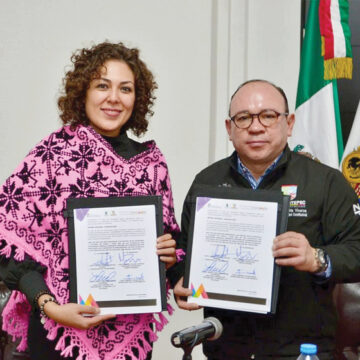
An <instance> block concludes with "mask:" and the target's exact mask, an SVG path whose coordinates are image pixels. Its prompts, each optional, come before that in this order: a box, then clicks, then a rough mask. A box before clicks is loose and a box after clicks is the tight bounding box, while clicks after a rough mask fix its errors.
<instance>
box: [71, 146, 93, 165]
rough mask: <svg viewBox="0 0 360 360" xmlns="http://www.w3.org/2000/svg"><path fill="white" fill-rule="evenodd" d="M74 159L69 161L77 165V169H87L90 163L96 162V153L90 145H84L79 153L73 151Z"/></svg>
mask: <svg viewBox="0 0 360 360" xmlns="http://www.w3.org/2000/svg"><path fill="white" fill-rule="evenodd" d="M71 153H72V157H71V158H70V160H69V161H74V162H75V163H76V168H77V169H78V168H82V169H87V168H88V164H89V163H90V162H93V161H95V158H94V152H93V150H92V148H91V147H90V146H89V145H86V144H82V145H80V147H79V151H77V150H72V151H71Z"/></svg>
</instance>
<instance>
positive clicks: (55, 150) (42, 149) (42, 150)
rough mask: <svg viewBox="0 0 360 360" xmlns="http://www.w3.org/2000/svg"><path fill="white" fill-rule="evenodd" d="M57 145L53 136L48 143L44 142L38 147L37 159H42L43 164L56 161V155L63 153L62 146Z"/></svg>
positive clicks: (36, 151)
mask: <svg viewBox="0 0 360 360" xmlns="http://www.w3.org/2000/svg"><path fill="white" fill-rule="evenodd" d="M57 144H58V143H57V141H53V140H52V136H51V137H50V138H49V140H48V141H47V140H44V141H43V144H40V145H39V146H37V147H36V149H35V157H41V161H42V163H45V162H46V161H51V160H54V155H55V154H59V153H60V151H61V147H60V146H55V145H57Z"/></svg>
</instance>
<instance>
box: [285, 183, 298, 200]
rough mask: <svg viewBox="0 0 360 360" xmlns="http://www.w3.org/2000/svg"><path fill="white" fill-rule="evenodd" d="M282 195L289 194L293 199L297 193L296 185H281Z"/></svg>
mask: <svg viewBox="0 0 360 360" xmlns="http://www.w3.org/2000/svg"><path fill="white" fill-rule="evenodd" d="M281 192H282V193H283V195H289V196H290V200H294V199H295V198H296V194H297V185H283V186H282V187H281Z"/></svg>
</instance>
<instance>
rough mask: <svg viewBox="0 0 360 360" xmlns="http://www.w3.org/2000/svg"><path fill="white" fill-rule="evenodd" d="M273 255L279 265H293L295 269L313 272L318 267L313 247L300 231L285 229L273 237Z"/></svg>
mask: <svg viewBox="0 0 360 360" xmlns="http://www.w3.org/2000/svg"><path fill="white" fill-rule="evenodd" d="M272 251H273V256H274V258H275V262H276V264H278V265H280V266H293V267H294V268H295V269H296V270H300V271H308V272H311V273H314V272H315V271H316V270H317V269H318V265H317V261H316V258H315V249H314V248H313V247H311V246H310V244H309V241H308V239H307V238H306V237H305V236H304V235H303V234H300V233H297V232H294V231H287V232H286V233H283V234H281V235H279V236H277V237H276V238H275V239H274V243H273V247H272Z"/></svg>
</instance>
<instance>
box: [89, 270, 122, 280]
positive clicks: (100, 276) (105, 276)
mask: <svg viewBox="0 0 360 360" xmlns="http://www.w3.org/2000/svg"><path fill="white" fill-rule="evenodd" d="M115 276H116V271H111V272H109V273H106V271H105V270H102V271H100V272H99V273H93V274H92V275H91V277H90V282H111V281H115Z"/></svg>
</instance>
